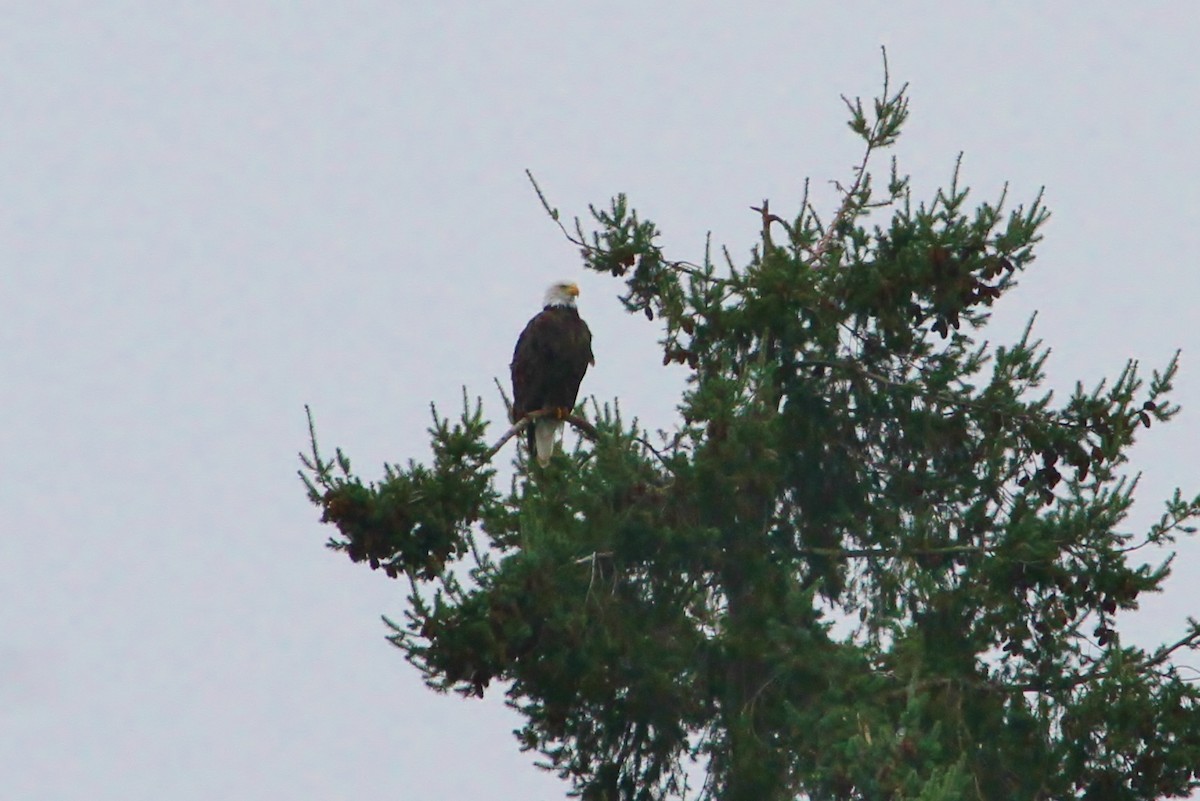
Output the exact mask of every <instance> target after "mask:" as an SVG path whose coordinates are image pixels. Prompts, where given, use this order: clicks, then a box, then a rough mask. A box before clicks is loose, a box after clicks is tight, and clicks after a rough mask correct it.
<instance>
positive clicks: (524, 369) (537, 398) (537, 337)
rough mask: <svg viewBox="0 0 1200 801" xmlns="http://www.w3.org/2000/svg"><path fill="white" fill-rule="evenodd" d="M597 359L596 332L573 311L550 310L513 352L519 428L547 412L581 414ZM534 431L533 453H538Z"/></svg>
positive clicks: (529, 328)
mask: <svg viewBox="0 0 1200 801" xmlns="http://www.w3.org/2000/svg"><path fill="white" fill-rule="evenodd" d="M595 363H596V360H595V357H593V356H592V332H591V331H590V330H589V329H588V327H587V323H585V322H584V321H583V319H582V318H581V317H580V316H579V311H578V310H576V309H575V308H574V307H573V306H547V307H546V308H544V309H542V311H541V312H539V313H538V314H537V315H535V316H534V318H533V319H532V320H530V321H529V323H528V324H527V325H526V326H525V330H524V331H522V332H521V336H520V338H518V339H517V347H516V350H514V351H513V360H512V365H511V366H512V384H513V422H514V423H515V422H517V421H518V420H520V419H521V418H522V417H524V416H525V415H527V414H529V413H530V412H536V411H539V410H541V409H566V410H568V411H570V410H571V409H573V408H575V399H576V398H577V397H578V396H579V384H580V382H582V381H583V375H584V373H586V372H587V369H588V365H591V364H595ZM534 428H535V426H532V425H531V426H529V428H528V429H527V431H528V440H529V449H530V452H531V453H532V452H533V451H534Z"/></svg>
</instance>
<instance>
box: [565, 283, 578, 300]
mask: <svg viewBox="0 0 1200 801" xmlns="http://www.w3.org/2000/svg"><path fill="white" fill-rule="evenodd" d="M567 294H568V295H570V296H571V297H573V298H577V297H579V284H567Z"/></svg>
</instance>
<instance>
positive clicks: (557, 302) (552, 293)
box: [542, 281, 579, 308]
mask: <svg viewBox="0 0 1200 801" xmlns="http://www.w3.org/2000/svg"><path fill="white" fill-rule="evenodd" d="M577 297H579V285H578V284H576V283H575V282H573V281H558V282H557V283H553V284H551V285H550V287H549V288H548V289H547V290H546V299H545V302H544V303H543V304H542V305H543V306H570V307H571V308H574V307H575V298H577Z"/></svg>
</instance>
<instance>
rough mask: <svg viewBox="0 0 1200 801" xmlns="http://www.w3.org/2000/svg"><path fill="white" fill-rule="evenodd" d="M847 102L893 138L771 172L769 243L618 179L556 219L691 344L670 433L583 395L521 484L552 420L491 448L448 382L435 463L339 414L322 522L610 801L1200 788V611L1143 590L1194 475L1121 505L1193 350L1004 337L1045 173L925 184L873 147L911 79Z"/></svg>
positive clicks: (1179, 523)
mask: <svg viewBox="0 0 1200 801" xmlns="http://www.w3.org/2000/svg"><path fill="white" fill-rule="evenodd" d="M885 75H886V65H885ZM847 107H848V109H849V114H850V120H849V125H850V128H851V130H852V131H853V132H854V133H855V134H856V135H857V136H859V137H861V138H862V140H863V142H864V155H863V160H862V163H861V166H859V167H858V168H857V170H855V172H854V174H853V175H852V176H851V177H850V180H849V183H848V185H842V186H839V190H840V198H841V200H840V205H839V206H838V207H837V208H835V209H831V210H830V213H828V214H827V215H824V216H823V215H822V214H820V213H819V212H818V210H817V209H816V208H814V207H813V205H812V204H810V203H809V202H808V199H807V194H806V197H805V200H804V201H803V202H802V203H801V204H800V208H799V209H798V211H796V212H795V213H794V214H791V215H789V216H788V217H787V218H784V217H780V216H778V215H777V214H775V213H774V212H772V211H771V209H770V207H769V205H768V203H767V202H766V201H764V202H763V203H762V205H761V206H760V207H758V208H757V209H756V210H755V211H756V213H757V214H758V215H759V216H761V219H762V233H761V241H760V242H758V243H757V244H756V245H755V247H754V248H753V250H752V252H751V255H750V257H749V260H748V263H747V264H745V265H742V266H739V265H737V264H736V263H735V261H734V259H733V258H732V257H730V255H729V254H728V252H727V251H723V252H722V256H721V258H717V257H715V256H714V255H713V254H712V253H711V252H710V253H707V254H706V256H705V258H704V259H703V260H699V261H698V263H690V262H686V261H679V260H674V259H673V258H671V257H669V256H668V255H667V254H666V253H664V251H663V249H662V248H661V247H660V246H659V244H658V243H657V242H658V230H657V228H656V227H655V225H654V224H653V223H652V222H650V221H649V220H646V219H644V218H642V217H641V216H639V215H638V214H637V212H636V211H634V210H633V209H632V208H631V207H630V205H629V203H628V202H627V200H626V198H625V197H623V196H618V197H617V198H616V199H615V200H614V201H613V202H612V203H611V205H610V207H608V208H605V209H596V208H594V209H592V217H593V224H594V229H595V230H594V231H591V232H588V231H587V230H585V227H584V226H583V225H582V224H581V223H580V222H579V221H578V220H576V221H575V224H574V226H573V227H568V226H564V225H563V223H562V222H558V224H559V225H560V226H562V227H563V231H564V233H565V234H566V235H567V236H568V237H569V238H570V239H571V240H572V241H574V242H575V243H576V244H577V245H578V246H579V248H580V251H581V253H582V258H583V264H584V266H585V267H586V269H589V270H592V271H595V272H597V273H602V274H605V275H609V276H611V277H612V278H613V279H614V280H615V281H620V282H622V283H623V295H622V298H621V299H622V302H623V303H624V305H625V308H626V309H627V310H628V311H629V312H631V313H634V314H639V315H645V317H646V318H647V320H649V321H650V322H649V323H648V324H647V325H648V328H647V330H648V334H647V335H648V336H649V335H651V333H650V327H651V326H656V327H657V331H658V337H659V341H660V342H661V345H662V351H663V363H664V364H666V363H670V362H676V363H679V364H681V365H684V366H686V369H687V370H688V382H687V386H686V391H685V392H684V393H683V396H682V398H681V399H680V402H679V405H678V413H679V418H678V422H677V425H676V426H675V428H674V430H673V431H670V432H666V433H663V432H659V436H658V437H657V438H655V437H652V436H651V435H650V434H649V433H648V432H646V431H643V430H639V429H638V428H637V427H635V426H633V425H630V424H628V423H626V422H625V421H624V420H623V419H622V417H621V416H620V415H619V414H618V413H617V412H616V408H617V407H616V406H615V404H614V405H596V404H593V406H592V407H591V414H590V418H591V419H590V421H588V422H583V420H582V419H581V417H579V415H583V414H584V413H585V412H587V411H588V409H587V407H585V406H582V405H581V407H580V409H579V410H577V412H576V414H577V417H576V418H574V419H573V421H572V422H573V424H574V425H576V427H577V428H578V429H579V430H580V431H581V432H582V433H583V434H584V435H585V436H583V437H582V438H581V443H580V445H579V446H577V447H576V448H575V449H574V451H573V452H569V453H563V454H559V455H556V456H555V457H554V459H553V460H552V461H551V463H550V464H549V465H548V466H547V467H546V468H544V469H543V468H541V467H539V466H538V465H537V464H536V462H534V461H532V460H526V459H524V458H521V457H519V456H518V457H516V462H515V464H516V477H515V478H514V479H513V481H512V484H511V487H508V488H504V487H501V486H499V482H498V481H497V473H496V467H495V463H496V461H497V460H498V459H499V458H501V454H509V453H517V445H516V442H517V441H518V440H519V438H518V439H516V440H514V439H512V437H513V435H514V434H515V433H519V432H520V430H522V428H523V427H524V426H525V425H528V423H529V421H528V420H526V421H522V422H521V423H518V424H517V425H516V426H514V427H513V428H510V429H509V430H508V432H507V434H506V435H505V436H504V437H502V438H501V439H500V441H499V442H495V443H493V442H491V441H489V438H488V429H489V423H490V421H488V420H486V419H484V416H483V412H482V407H481V405H480V404H479V403H478V402H475V403H470V402H464V408H463V410H462V412H461V414H460V415H459V416H457V418H455V419H449V418H447V417H444V416H442V415H440V414H439V413H438V412H437V411H436V409H435V410H434V414H433V426H432V428H431V429H430V433H431V438H432V449H433V459H432V462H431V463H429V464H418V463H415V462H411V461H410V462H409V463H408V464H407V465H390V466H387V467H385V469H384V474H383V476H382V477H380V478H378V479H376V480H375V481H372V482H366V481H363V480H362V479H360V478H359V477H358V476H357V475H356V474H355V473H354V472H353V471H352V470H351V467H350V463H349V460H348V459H347V458H346V457H345V455H344V454H343V453H342V452H341V451H340V450H339V451H337V453H336V456H335V457H334V458H332V459H330V460H328V461H327V460H325V459H324V458H323V457H322V456H321V454H320V452H319V450H318V448H317V443H316V436H315V434H314V435H313V438H312V443H311V444H312V451H311V455H309V456H305V457H303V458H304V460H305V470H304V471H302V475H303V476H304V478H305V481H306V484H307V487H308V491H309V497H310V499H311V500H312V502H313V503H315V504H316V505H317V506H319V507H320V509H321V512H322V515H323V517H322V519H323V521H325V522H327V523H329V524H331V525H332V526H334V527H335V528H336V534H335V535H334V536H333V537H332V538H331V539H330V541H329V543H328V544H329V547H331V548H333V549H335V550H337V551H341V552H343V553H345V554H346V555H347V556H349V557H350V559H352V560H354V561H355V562H364V563H367V564H368V565H369V566H370V567H371V568H372V569H378V570H380V571H382V572H383V573H384V574H386V575H387V576H390V577H391V578H393V579H399V580H401V581H403V582H405V584H406V586H407V587H408V602H407V607H406V611H405V617H404V619H403V620H398V621H388V625H389V626H390V627H391V636H390V638H391V640H392V642H393V643H394V644H395V645H396V646H397V647H398V648H399V649H400V650H401V651H402V652H403V655H404V656H405V657H406V658H407V659H408V661H410V662H411V663H412V664H413V665H414V666H416V667H417V669H418V670H420V671H421V673H422V675H423V677H424V679H425V681H426V682H427V683H428V685H429V686H430V687H432V688H434V689H437V690H441V691H447V690H452V691H455V692H458V693H461V694H462V695H464V696H474V695H478V696H482V695H483V694H484V693H485V692H487V691H488V690H489V689H490V690H492V691H494V692H496V691H499V692H504V693H506V695H507V698H508V701H509V703H510V704H511V705H512V706H513V707H514V708H515V709H516V710H518V711H519V712H520V714H521V715H522V716H523V719H524V725H523V727H522V728H521V729H520V731H519V732H518V737H519V740H520V745H521V747H522V748H524V749H528V750H531V751H535V752H537V753H538V754H540V755H541V756H542V757H543V760H544V762H543V764H544V765H545V766H547V767H548V768H550V769H552V770H554V771H557V772H558V773H559V774H560V775H561V776H562V777H563V778H565V779H567V780H568V781H569V782H570V784H571V786H572V788H573V789H574V790H575V791H576V792H577V793H579V794H580V795H582V797H583V798H585V799H596V800H597V801H599V800H601V799H603V800H604V801H617V799H622V800H627V801H633V800H634V799H637V800H638V801H641V800H643V799H645V800H647V801H648V800H649V799H667V798H685V797H701V798H710V799H720V800H721V801H776V800H777V799H792V798H813V799H926V800H927V801H934V799H1076V798H1083V799H1155V798H1162V797H1167V796H1178V795H1181V794H1186V793H1187V792H1188V790H1189V789H1190V788H1194V787H1196V786H1197V785H1198V783H1200V704H1198V699H1200V688H1197V686H1196V685H1195V684H1194V683H1188V679H1187V676H1186V675H1185V674H1184V673H1183V672H1181V669H1180V667H1179V666H1178V659H1179V658H1180V657H1182V656H1184V655H1186V654H1187V653H1188V652H1189V651H1191V652H1194V651H1196V650H1197V649H1198V648H1200V625H1198V624H1197V621H1195V620H1189V621H1188V623H1187V626H1186V628H1184V629H1183V630H1181V631H1180V632H1179V636H1178V638H1177V639H1175V640H1173V641H1171V642H1167V643H1164V644H1163V645H1162V646H1160V647H1157V648H1152V649H1149V650H1146V649H1142V648H1136V647H1132V646H1130V645H1128V644H1126V643H1125V642H1124V641H1123V639H1122V636H1121V632H1120V626H1119V617H1118V613H1119V612H1120V610H1129V609H1133V608H1135V607H1136V606H1137V604H1138V599H1139V597H1140V596H1141V595H1142V593H1147V592H1154V591H1157V590H1159V589H1161V588H1162V587H1163V585H1164V582H1165V581H1166V580H1167V578H1168V575H1169V573H1170V560H1167V561H1166V562H1163V563H1161V564H1151V565H1146V564H1142V563H1141V562H1140V561H1139V560H1138V555H1139V554H1138V552H1137V549H1138V548H1140V547H1141V546H1143V545H1147V544H1153V545H1158V546H1164V545H1166V546H1169V545H1170V543H1172V542H1173V541H1174V539H1175V538H1176V537H1177V536H1178V535H1180V534H1190V533H1192V531H1193V528H1192V527H1190V526H1189V522H1190V521H1191V520H1192V519H1193V518H1195V517H1196V515H1197V514H1198V513H1200V497H1197V498H1195V499H1192V500H1187V499H1185V497H1184V496H1183V495H1182V494H1180V493H1179V492H1178V491H1177V492H1176V493H1175V495H1174V497H1172V498H1171V499H1169V500H1168V501H1167V502H1166V504H1165V510H1164V512H1163V514H1162V517H1161V519H1160V520H1159V521H1158V522H1157V523H1155V524H1154V525H1152V526H1151V527H1150V528H1149V530H1148V531H1145V532H1144V533H1141V534H1139V535H1136V536H1135V535H1134V534H1131V533H1129V532H1128V531H1127V530H1126V529H1125V528H1123V522H1124V521H1125V519H1126V516H1127V513H1128V511H1129V509H1130V506H1131V503H1132V501H1133V492H1134V487H1135V484H1136V480H1135V479H1134V478H1132V477H1131V474H1130V471H1129V470H1128V469H1127V467H1126V454H1127V452H1128V450H1129V448H1130V446H1131V445H1132V444H1133V443H1134V439H1135V436H1136V434H1137V433H1139V431H1140V430H1141V429H1143V428H1148V427H1150V425H1151V423H1152V422H1155V423H1165V422H1167V421H1169V420H1170V419H1171V418H1172V417H1174V415H1175V414H1176V412H1177V411H1178V407H1177V406H1175V405H1173V404H1172V403H1171V402H1170V400H1169V398H1168V396H1169V392H1170V390H1171V385H1172V379H1173V377H1174V376H1175V374H1176V368H1177V365H1178V361H1177V356H1176V358H1171V359H1169V360H1167V361H1166V364H1165V365H1164V366H1163V368H1162V369H1160V370H1156V371H1153V372H1152V374H1151V376H1149V377H1148V379H1147V378H1144V377H1143V376H1142V373H1141V372H1140V371H1139V370H1138V367H1137V365H1136V364H1133V363H1129V364H1125V365H1124V366H1123V367H1120V366H1118V367H1119V369H1118V370H1117V371H1116V373H1115V377H1114V378H1112V379H1111V380H1108V381H1105V382H1101V383H1100V384H1099V385H1098V386H1095V387H1093V388H1091V389H1085V388H1084V387H1083V386H1081V385H1077V388H1076V390H1075V391H1074V393H1073V394H1072V395H1071V396H1070V397H1069V398H1065V399H1061V400H1059V399H1056V398H1054V397H1053V396H1052V394H1051V393H1049V392H1046V391H1045V390H1044V389H1043V388H1042V387H1043V381H1044V378H1045V371H1044V367H1045V362H1046V356H1047V349H1046V348H1045V347H1043V345H1042V344H1041V342H1040V341H1038V340H1037V339H1036V338H1034V334H1033V332H1032V321H1031V324H1030V327H1029V328H1028V329H1027V330H1026V332H1025V334H1024V336H1022V337H1021V338H1019V339H1018V340H1017V341H1015V342H1012V343H1010V344H1006V345H1003V346H993V345H991V344H989V343H988V342H986V341H984V340H983V339H982V336H981V332H982V330H983V329H984V327H985V326H986V324H987V323H988V316H989V310H990V309H991V307H992V306H993V305H995V304H996V303H998V302H1000V301H1001V300H1002V299H1003V298H1004V297H1005V295H1006V294H1007V293H1008V292H1009V290H1011V289H1012V288H1013V287H1014V286H1015V285H1016V282H1017V279H1018V277H1019V276H1020V275H1021V274H1022V272H1023V271H1024V270H1026V269H1029V268H1030V266H1031V265H1032V263H1033V260H1034V247H1035V245H1036V244H1037V242H1038V241H1039V239H1040V235H1039V229H1040V227H1041V225H1042V224H1043V223H1044V222H1045V220H1046V218H1047V216H1048V215H1047V211H1046V209H1045V208H1044V206H1043V205H1042V202H1041V198H1040V196H1039V197H1037V198H1035V199H1033V200H1032V202H1030V203H1028V204H1025V205H1019V206H1016V207H1015V208H1011V209H1009V208H1008V203H1007V198H1005V197H1004V196H1003V195H1001V197H1000V198H999V199H998V200H997V201H996V202H994V203H989V202H984V203H979V204H978V205H974V206H972V205H970V204H968V202H967V199H968V191H967V189H966V188H965V187H963V186H960V184H959V175H958V169H957V167H956V168H955V171H954V177H953V180H952V181H951V183H950V185H949V187H948V188H946V189H943V190H940V191H938V192H937V193H936V194H935V195H934V196H933V197H932V199H929V200H927V201H925V202H916V201H914V200H913V199H912V197H911V191H910V188H909V184H908V180H907V178H906V177H904V175H903V174H902V173H901V172H899V170H898V168H897V166H896V164H895V161H894V160H893V162H892V165H891V169H890V170H889V171H887V173H886V174H885V176H884V178H883V179H882V180H877V179H876V178H875V176H874V175H873V173H872V171H871V165H872V158H873V157H874V156H875V155H876V154H877V151H879V150H882V149H885V148H887V147H889V146H890V145H892V144H893V143H894V142H895V140H896V138H897V136H898V135H899V133H900V130H901V127H902V125H903V123H904V121H905V118H906V116H907V113H908V107H907V100H906V96H905V90H904V89H903V88H902V89H901V90H899V91H892V89H891V88H890V87H889V86H888V84H887V81H886V78H885V82H884V88H883V92H882V94H881V96H880V97H879V98H878V99H876V100H875V101H874V103H873V104H869V105H868V106H867V107H864V105H863V104H862V103H861V102H859V101H850V100H847ZM535 186H536V184H535ZM538 195H539V197H541V199H542V202H543V204H544V205H545V206H546V209H547V211H548V212H549V213H550V215H551V216H552V217H553V219H554V220H555V221H556V222H557V221H559V220H560V217H559V214H558V212H557V211H556V210H554V209H552V208H551V207H550V205H549V204H548V203H547V201H546V199H545V197H544V196H543V195H542V193H541V190H540V189H539V190H538ZM1053 302H1054V299H1053V298H1049V299H1047V300H1046V302H1045V305H1046V307H1047V309H1046V310H1047V311H1050V312H1052V311H1053ZM310 419H311V418H310ZM507 422H508V421H504V423H503V425H505V426H506V425H507ZM493 436H495V435H494V434H493ZM698 776H699V777H701V778H700V779H699V780H698V779H697V778H696V777H698ZM689 779H690V781H691V784H690V786H689Z"/></svg>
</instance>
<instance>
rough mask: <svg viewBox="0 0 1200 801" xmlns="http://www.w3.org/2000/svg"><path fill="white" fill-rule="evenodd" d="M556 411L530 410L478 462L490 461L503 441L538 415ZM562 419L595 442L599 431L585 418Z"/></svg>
mask: <svg viewBox="0 0 1200 801" xmlns="http://www.w3.org/2000/svg"><path fill="white" fill-rule="evenodd" d="M556 411H557V410H555V409H539V410H537V411H536V412H530V413H529V414H527V415H525V416H524V417H522V418H521V419H520V420H518V421H517V422H516V423H514V424H513V426H512V428H510V429H508V431H505V432H504V435H503V436H502V437H500V439H498V440H496V444H495V445H493V446H492V447H490V448H488V451H487V453H485V454H484V455H483V458H482V459H481V460H480V464H487V463H488V462H490V461H491V460H492V457H493V456H495V455H496V454H497V453H499V452H500V449H501V448H503V447H504V443H506V442H508V441H509V440H510V439H512V438H513V437H515V436H516V435H517V434H520V433H521V432H522V431H524V430H525V429H526V428H527V427H528V426H530V425H532V423H533V421H534V420H536V419H537V418H539V417H548V416H551V415H554V414H555V413H556ZM562 421H563V422H564V423H570V424H571V427H572V428H574V429H575V430H576V431H578V432H579V433H581V434H583V435H584V436H585V437H587V438H588V439H590V440H591V441H592V442H595V441H596V440H597V439H599V438H600V432H598V431H596V427H595V426H593V425H592V424H591V423H589V422H588V421H587V420H584V419H583V418H582V417H577V416H575V415H570V416H568V417H564V418H562Z"/></svg>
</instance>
